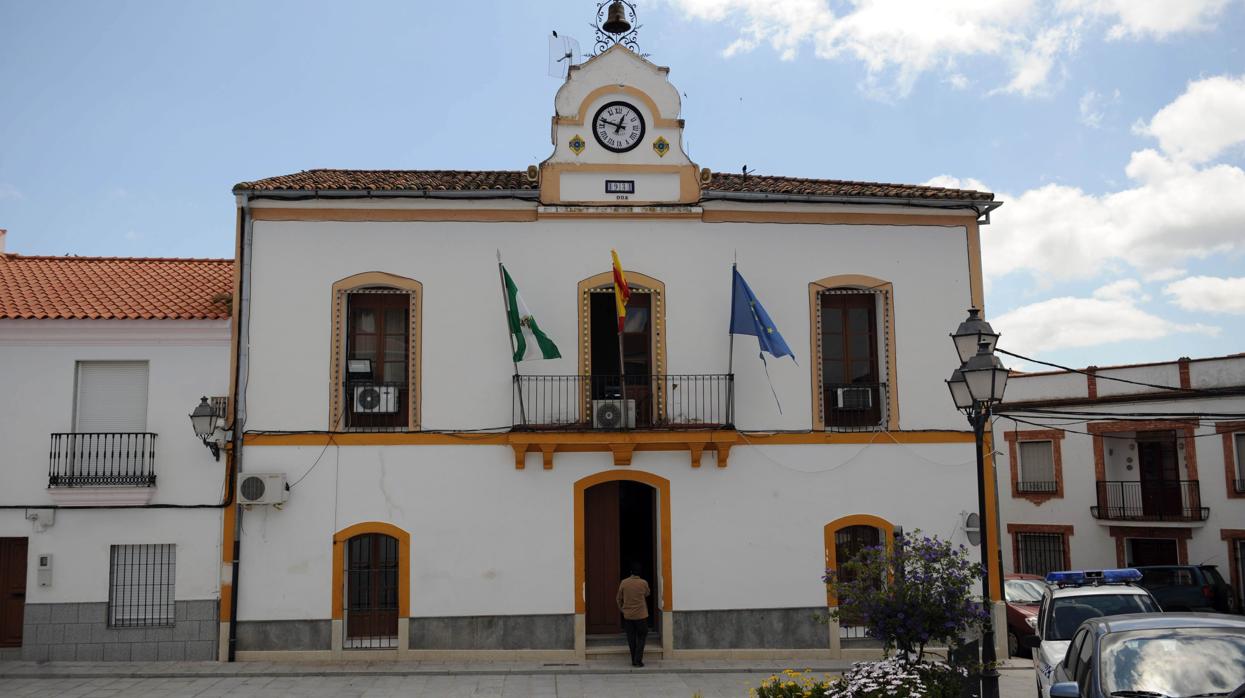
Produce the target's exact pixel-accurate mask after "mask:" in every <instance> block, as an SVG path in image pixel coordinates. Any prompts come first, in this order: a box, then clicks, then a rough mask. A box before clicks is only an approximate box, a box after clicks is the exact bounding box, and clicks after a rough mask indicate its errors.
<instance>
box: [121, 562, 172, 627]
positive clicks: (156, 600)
mask: <svg viewBox="0 0 1245 698" xmlns="http://www.w3.org/2000/svg"><path fill="white" fill-rule="evenodd" d="M176 572H177V546H175V545H172V544H154V545H114V546H112V564H111V565H110V571H109V577H108V625H109V626H111V627H114V628H122V627H134V626H151V625H173V620H174V617H175V616H174V609H173V580H174V578H175V577H176Z"/></svg>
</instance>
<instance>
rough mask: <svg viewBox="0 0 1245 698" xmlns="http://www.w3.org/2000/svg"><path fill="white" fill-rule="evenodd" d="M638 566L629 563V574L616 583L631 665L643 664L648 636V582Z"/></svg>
mask: <svg viewBox="0 0 1245 698" xmlns="http://www.w3.org/2000/svg"><path fill="white" fill-rule="evenodd" d="M640 572H641V570H640V566H639V565H636V564H633V565H631V576H630V577H627V578H626V579H624V580H622V582H620V583H619V584H618V597H617V600H618V610H620V611H622V617H623V628H624V629H625V630H626V631H627V646H628V647H630V648H631V666H644V640H645V639H646V638H647V637H648V600H647V599H648V594H649V589H648V582H646V581H644V578H643V577H641V576H640Z"/></svg>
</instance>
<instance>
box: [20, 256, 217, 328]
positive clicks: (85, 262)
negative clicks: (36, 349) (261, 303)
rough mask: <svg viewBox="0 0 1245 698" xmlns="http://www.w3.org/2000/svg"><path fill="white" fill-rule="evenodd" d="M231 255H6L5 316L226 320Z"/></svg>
mask: <svg viewBox="0 0 1245 698" xmlns="http://www.w3.org/2000/svg"><path fill="white" fill-rule="evenodd" d="M232 290H233V260H231V259H154V258H149V259H144V258H133V257H25V256H22V255H15V254H0V318H3V319H33V320H47V319H79V320H223V319H227V318H228V317H229V303H228V300H227V299H226V298H225V297H224V296H227V295H228V294H230V293H232Z"/></svg>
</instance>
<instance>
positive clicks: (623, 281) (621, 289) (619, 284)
mask: <svg viewBox="0 0 1245 698" xmlns="http://www.w3.org/2000/svg"><path fill="white" fill-rule="evenodd" d="M610 256H612V257H613V258H614V306H615V307H616V308H617V309H618V332H619V334H621V333H622V331H623V323H625V322H626V321H627V301H628V300H630V299H631V289H630V288H629V287H628V286H627V277H625V276H623V269H622V262H620V261H618V252H617V251H615V250H610Z"/></svg>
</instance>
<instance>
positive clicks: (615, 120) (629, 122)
mask: <svg viewBox="0 0 1245 698" xmlns="http://www.w3.org/2000/svg"><path fill="white" fill-rule="evenodd" d="M592 133H593V135H595V136H596V137H597V143H600V144H601V147H603V148H605V149H606V150H612V151H613V152H615V153H625V152H627V151H628V150H631V149H632V148H635V147H636V146H637V145H639V144H640V141H641V140H642V139H643V138H644V117H643V116H641V115H640V112H639V110H638V109H636V108H635V107H633V106H631V105H630V104H627V103H626V102H610V103H608V104H606V105H604V106H602V107H601V108H600V109H598V110H597V115H596V116H594V117H592Z"/></svg>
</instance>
